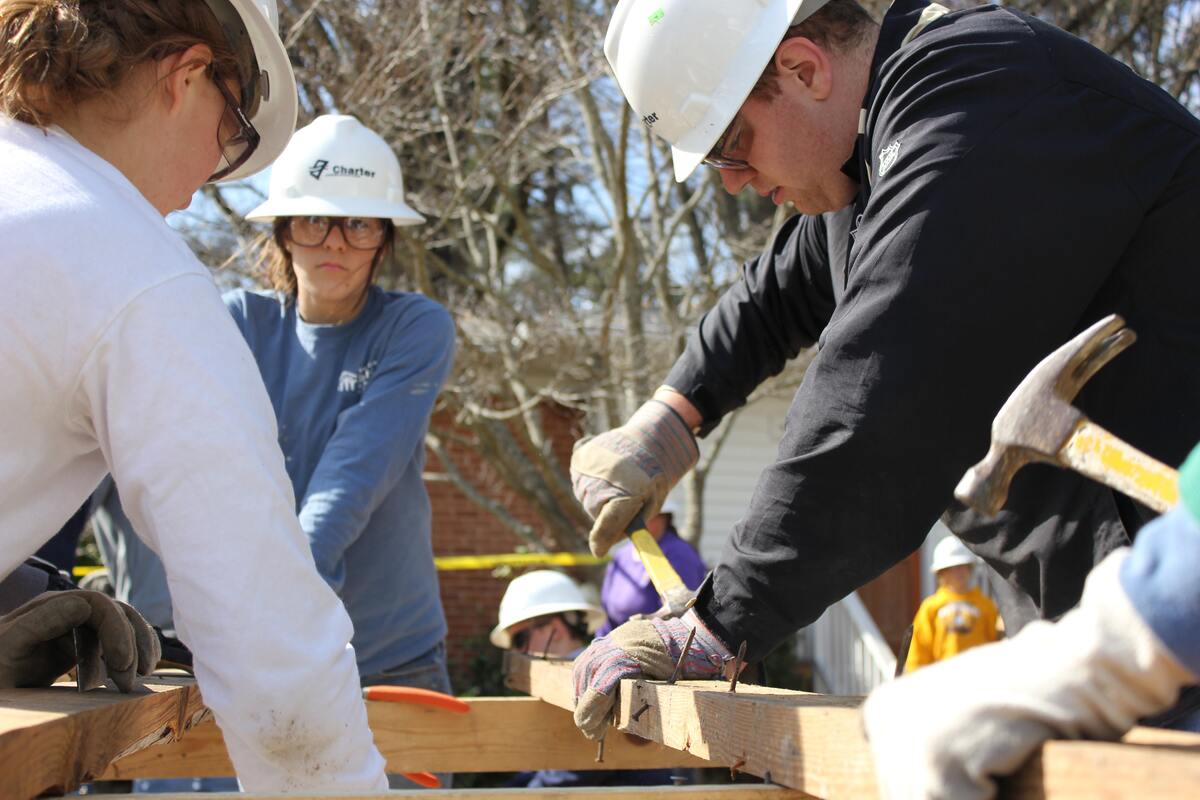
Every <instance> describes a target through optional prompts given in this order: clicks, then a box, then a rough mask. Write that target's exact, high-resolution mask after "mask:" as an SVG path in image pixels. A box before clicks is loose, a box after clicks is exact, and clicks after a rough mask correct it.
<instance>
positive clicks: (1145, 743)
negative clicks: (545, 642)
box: [506, 654, 1200, 800]
mask: <svg viewBox="0 0 1200 800" xmlns="http://www.w3.org/2000/svg"><path fill="white" fill-rule="evenodd" d="M570 672H571V664H570V662H563V661H548V660H542V659H531V658H529V657H527V656H521V655H519V654H514V655H513V656H512V657H511V658H509V659H508V661H507V662H506V681H507V682H508V684H509V685H510V686H512V687H514V688H517V689H520V690H522V691H526V692H528V693H530V694H532V695H534V696H535V697H540V698H542V699H543V700H545V701H547V702H549V703H552V704H554V705H557V706H560V707H563V708H570V707H571V706H572V705H573V703H574V697H573V693H574V690H573V687H572V683H571V676H570ZM861 701H862V698H860V697H833V696H828V695H814V694H806V693H804V692H789V691H786V690H782V689H766V688H763V687H757V686H748V685H739V686H738V689H737V692H736V693H730V692H729V691H728V684H726V683H724V682H722V681H681V682H679V683H678V684H675V685H674V686H668V685H667V684H666V683H664V682H662V681H641V680H624V681H622V682H621V689H620V694H619V706H618V708H617V713H616V715H615V724H616V727H617V728H618V729H619V730H621V731H627V732H630V733H634V734H637V735H638V736H641V737H644V738H647V739H651V740H653V741H657V742H662V743H663V744H666V745H669V746H671V747H677V748H679V749H682V750H686V751H688V752H690V753H693V754H695V755H697V756H700V757H701V758H705V759H708V760H710V761H712V762H714V763H716V764H721V765H724V766H736V767H737V768H738V769H739V770H740V771H743V772H749V773H751V774H754V775H759V776H762V775H765V774H767V773H768V772H769V773H770V778H771V780H772V782H774V783H777V784H781V785H783V786H789V787H792V788H795V789H800V790H803V791H805V792H808V793H810V794H812V795H816V796H817V797H824V798H831V799H832V798H870V797H875V796H877V794H878V792H877V789H876V786H875V781H874V770H873V765H872V763H871V758H870V752H869V750H868V747H867V743H866V741H865V739H864V738H863V734H862V727H861V724H860V722H859V714H858V706H859V704H860V703H861ZM647 704H648V705H649V708H647V709H646V710H645V711H643V712H642V713H641V714H640V715H639V717H638V719H637V720H634V719H633V718H632V715H633V712H634V711H636V710H640V709H641V707H642V706H643V705H647ZM1003 788H1004V790H1003V791H1002V793H1001V796H1002V797H1020V798H1052V800H1068V799H1073V798H1089V797H1136V798H1139V799H1140V798H1151V797H1164V798H1166V797H1172V798H1174V797H1200V736H1197V735H1196V734H1186V733H1180V732H1175V731H1153V730H1149V729H1145V728H1138V729H1135V730H1133V731H1131V732H1130V733H1129V734H1128V736H1127V742H1126V743H1110V742H1078V741H1053V742H1047V743H1046V744H1045V745H1043V746H1042V748H1041V750H1040V752H1039V753H1037V754H1036V755H1035V756H1034V757H1032V758H1031V759H1030V761H1029V763H1027V764H1026V765H1025V767H1024V768H1023V769H1022V770H1021V771H1020V772H1019V773H1018V774H1017V775H1016V776H1014V777H1013V778H1011V779H1009V780H1007V781H1005V784H1004V787H1003Z"/></svg>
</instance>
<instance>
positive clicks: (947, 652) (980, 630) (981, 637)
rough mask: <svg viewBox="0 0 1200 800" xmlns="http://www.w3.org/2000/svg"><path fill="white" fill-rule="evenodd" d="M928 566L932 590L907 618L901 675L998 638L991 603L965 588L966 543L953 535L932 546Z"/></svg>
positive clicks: (971, 565)
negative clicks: (908, 640)
mask: <svg viewBox="0 0 1200 800" xmlns="http://www.w3.org/2000/svg"><path fill="white" fill-rule="evenodd" d="M932 568H933V572H934V574H935V575H936V576H937V583H938V588H937V591H936V592H934V593H933V594H932V595H930V596H929V597H927V598H925V601H924V602H923V603H921V607H920V608H919V609H918V610H917V617H916V619H915V620H913V632H912V644H911V645H909V650H908V659H907V660H906V661H905V662H904V671H905V672H911V671H912V670H914V669H917V668H918V667H923V666H925V665H926V664H932V663H933V662H935V661H941V660H942V659H945V658H950V656H953V655H957V654H958V653H961V652H962V651H964V650H968V649H970V648H972V647H975V646H976V645H981V644H987V643H988V642H994V641H996V639H998V638H999V633H998V632H997V622H998V620H999V619H1000V614H999V612H998V611H997V609H996V604H995V603H993V602H992V601H991V600H990V599H989V598H988V597H987V596H986V595H985V594H984V593H983V592H981V591H979V589H978V587H974V586H971V575H972V573H973V572H974V569H975V556H974V555H973V554H972V553H971V551H970V550H968V549H967V547H966V545H964V544H963V543H962V542H960V541H959V540H958V539H956V538H954V537H953V536H948V537H946V538H945V539H943V540H942V541H940V542H938V545H937V547H935V548H934V550H933V564H932Z"/></svg>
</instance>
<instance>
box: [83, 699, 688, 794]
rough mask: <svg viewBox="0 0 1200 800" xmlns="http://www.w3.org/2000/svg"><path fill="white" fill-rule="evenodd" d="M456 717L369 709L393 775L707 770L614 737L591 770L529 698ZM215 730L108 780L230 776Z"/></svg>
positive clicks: (583, 753) (129, 765) (556, 713)
mask: <svg viewBox="0 0 1200 800" xmlns="http://www.w3.org/2000/svg"><path fill="white" fill-rule="evenodd" d="M464 700H465V701H466V703H467V704H468V705H469V706H470V707H471V711H470V712H468V713H466V714H454V713H449V712H446V711H438V710H435V709H430V708H426V707H423V706H414V705H408V704H405V703H387V702H369V703H367V718H368V720H369V722H370V725H371V730H372V731H373V732H374V734H375V744H376V746H378V747H379V751H380V752H381V753H383V756H384V758H386V759H387V762H388V769H389V770H390V771H391V772H518V771H521V770H536V769H657V768H663V767H705V766H709V765H708V764H707V762H704V761H702V760H700V759H699V758H696V757H695V756H692V755H689V754H687V753H682V752H680V751H679V750H677V749H672V748H669V747H664V746H663V745H661V744H658V743H657V742H648V741H646V740H644V739H638V738H636V737H633V736H626V735H621V736H614V737H612V740H611V741H610V742H608V744H607V746H606V747H605V752H604V763H603V764H597V763H595V756H596V746H595V745H594V744H593V743H591V742H589V741H587V740H586V739H584V738H583V736H582V735H581V734H580V733H579V731H578V730H576V729H575V724H574V722H573V721H572V719H571V715H570V714H569V713H567V712H566V711H563V710H562V709H559V708H555V707H553V706H551V705H548V704H546V703H544V702H542V701H541V700H536V699H534V698H531V697H481V698H464ZM232 774H233V765H232V764H231V763H230V761H229V756H228V754H227V753H226V751H225V743H224V741H223V740H222V738H221V731H220V729H219V728H217V726H216V724H215V723H213V722H211V721H209V722H206V723H204V724H203V725H200V726H197V727H196V729H195V730H192V731H189V732H188V734H187V735H186V736H184V737H182V738H181V739H180V740H179V741H177V742H173V743H171V744H165V745H161V746H158V747H152V748H150V749H147V750H143V751H141V752H139V753H136V754H133V755H130V756H128V757H126V758H123V759H121V760H119V761H117V762H116V763H114V764H113V765H112V766H111V767H110V768H109V770H108V771H107V772H106V773H105V774H104V778H105V779H108V780H123V779H131V778H186V777H192V776H202V775H203V776H223V775H232Z"/></svg>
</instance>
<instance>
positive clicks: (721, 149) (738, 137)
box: [701, 114, 750, 169]
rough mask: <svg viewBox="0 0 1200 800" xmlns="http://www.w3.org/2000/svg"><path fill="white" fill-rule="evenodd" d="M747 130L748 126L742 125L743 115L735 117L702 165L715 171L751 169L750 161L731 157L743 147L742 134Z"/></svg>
mask: <svg viewBox="0 0 1200 800" xmlns="http://www.w3.org/2000/svg"><path fill="white" fill-rule="evenodd" d="M745 129H746V126H745V125H743V124H742V117H741V115H740V114H739V115H735V116H734V118H733V121H732V122H730V123H729V127H728V128H726V129H725V132H724V133H722V134H721V138H720V139H717V143H716V144H714V145H713V146H712V149H711V150H709V151H708V155H706V156H705V157H704V161H703V162H701V163H703V164H706V165H707V166H710V167H713V168H715V169H749V168H750V162H749V161H746V160H745V159H742V158H735V157H733V156H732V155H729V154H730V153H736V152H737V151H738V148H739V147H741V144H742V133H743V132H744V131H745Z"/></svg>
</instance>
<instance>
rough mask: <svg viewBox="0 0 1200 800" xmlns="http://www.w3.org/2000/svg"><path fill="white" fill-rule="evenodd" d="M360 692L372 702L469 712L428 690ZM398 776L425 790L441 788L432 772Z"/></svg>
mask: <svg viewBox="0 0 1200 800" xmlns="http://www.w3.org/2000/svg"><path fill="white" fill-rule="evenodd" d="M362 692H363V698H364V699H366V700H371V701H374V702H384V703H411V704H412V705H418V706H429V707H430V708H440V709H441V710H443V711H451V712H453V713H455V714H465V713H467V712H468V711H470V710H471V706H469V705H468V704H467V703H465V702H463V701H462V700H459V699H458V698H457V697H452V696H451V695H448V694H442V693H441V692H434V691H431V690H429V689H417V688H415V687H413V686H364V687H363V690H362ZM400 774H401V775H403V776H404V777H406V778H408V779H409V780H410V781H412V782H413V783H416V784H419V785H421V786H424V787H425V788H427V789H440V788H441V787H442V782H441V780H439V779H438V776H437V775H434V774H433V773H432V772H402V773H400Z"/></svg>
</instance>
